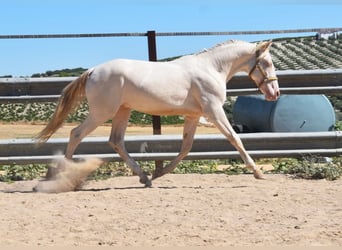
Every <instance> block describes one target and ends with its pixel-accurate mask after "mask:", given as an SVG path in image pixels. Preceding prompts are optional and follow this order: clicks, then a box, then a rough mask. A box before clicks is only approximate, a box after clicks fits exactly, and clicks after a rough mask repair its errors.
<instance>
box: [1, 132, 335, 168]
mask: <svg viewBox="0 0 342 250" xmlns="http://www.w3.org/2000/svg"><path fill="white" fill-rule="evenodd" d="M240 137H241V139H242V141H243V143H244V145H245V147H246V149H247V151H248V152H249V153H250V154H251V156H253V157H255V158H264V157H270V158H272V157H301V156H304V155H320V156H336V155H339V154H341V153H342V132H340V131H333V132H315V133H308V132H301V133H251V134H240ZM67 142H68V138H58V139H50V140H49V141H48V142H47V143H45V144H43V145H41V146H40V147H37V146H36V145H35V142H34V141H33V140H31V139H9V140H0V164H28V163H47V162H50V161H51V160H52V159H53V158H54V157H55V156H54V154H55V153H56V152H59V151H60V152H64V150H65V148H66V145H67ZM125 142H126V147H127V150H128V152H130V153H131V155H132V156H133V158H135V159H136V160H143V161H145V160H170V159H172V158H173V157H175V156H176V155H177V153H178V152H179V150H180V147H181V143H182V136H181V135H153V136H152V135H151V136H127V137H126V140H125ZM75 156H76V158H79V157H89V156H96V157H100V158H103V159H105V160H110V161H113V160H121V159H120V157H119V155H118V154H115V153H114V151H113V149H112V148H111V147H110V146H109V144H108V138H107V137H89V138H85V139H84V141H83V142H82V143H81V144H80V146H79V147H78V149H77V151H76V152H75ZM238 157H239V154H238V152H237V151H236V150H235V149H234V148H233V147H232V145H231V144H230V143H229V142H228V141H227V139H226V138H225V137H224V136H223V135H219V134H217V135H212V134H211V135H196V136H195V140H194V144H193V147H192V150H191V152H190V154H189V155H188V156H187V158H186V159H188V160H194V159H196V160H199V159H227V158H238Z"/></svg>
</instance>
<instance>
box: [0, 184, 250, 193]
mask: <svg viewBox="0 0 342 250" xmlns="http://www.w3.org/2000/svg"><path fill="white" fill-rule="evenodd" d="M247 187H248V186H247V185H240V186H231V187H227V186H208V187H202V186H152V187H144V186H128V187H127V186H126V187H107V188H87V187H84V188H80V189H76V190H74V191H69V192H104V191H109V190H142V189H146V190H148V189H162V190H163V189H164V190H166V189H204V188H206V189H211V188H219V189H221V188H224V189H227V188H230V189H236V188H247ZM0 193H7V194H15V193H22V194H30V193H39V192H37V191H35V190H34V189H33V188H32V189H31V190H23V189H19V188H17V189H15V188H14V189H3V190H0Z"/></svg>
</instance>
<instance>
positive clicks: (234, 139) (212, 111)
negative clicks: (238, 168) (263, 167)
mask: <svg viewBox="0 0 342 250" xmlns="http://www.w3.org/2000/svg"><path fill="white" fill-rule="evenodd" d="M207 115H208V117H209V119H210V121H211V122H213V123H214V124H215V125H216V127H217V128H218V129H219V130H220V131H221V132H222V134H224V135H225V136H226V137H227V139H228V140H229V142H230V143H231V144H232V145H233V146H234V147H235V148H236V150H237V151H239V153H240V156H241V158H242V160H243V161H244V163H245V165H246V167H247V168H249V169H251V170H253V173H254V177H255V178H256V179H263V178H264V177H263V175H262V172H261V171H260V169H259V168H258V167H257V166H256V165H255V163H254V161H253V159H252V158H251V157H250V156H249V154H248V153H247V151H246V149H245V147H244V146H243V144H242V141H241V139H240V137H239V136H238V134H237V133H236V132H235V131H234V129H233V128H232V126H231V125H230V123H229V121H228V119H227V117H226V114H225V112H224V110H223V108H221V107H220V106H219V105H217V107H212V108H210V107H209V109H208V112H207Z"/></svg>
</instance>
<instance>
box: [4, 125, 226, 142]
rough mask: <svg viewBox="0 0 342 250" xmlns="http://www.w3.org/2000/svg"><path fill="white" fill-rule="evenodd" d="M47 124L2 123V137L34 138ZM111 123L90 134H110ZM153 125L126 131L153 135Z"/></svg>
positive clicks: (170, 129)
mask: <svg viewBox="0 0 342 250" xmlns="http://www.w3.org/2000/svg"><path fill="white" fill-rule="evenodd" d="M77 125H78V124H65V125H63V127H61V128H60V129H59V130H57V132H56V133H55V134H54V135H53V136H52V137H53V138H58V137H69V134H70V131H71V129H73V128H75V127H76V126H77ZM44 127H45V125H42V124H26V123H13V124H11V123H0V139H12V138H33V137H35V136H36V135H37V134H38V133H39V132H40V131H41V130H42V129H43V128H44ZM110 131H111V125H110V124H108V125H103V126H99V127H98V128H97V129H96V130H95V131H93V132H92V133H91V134H90V135H89V136H108V137H109V135H110ZM182 131H183V127H182V126H181V125H177V126H172V125H168V126H165V125H163V126H162V133H163V134H182ZM196 133H197V134H219V133H220V131H219V130H218V129H217V128H215V127H208V126H203V125H202V126H198V127H197V130H196ZM152 134H153V129H152V126H144V127H142V126H129V127H128V128H127V131H126V135H152Z"/></svg>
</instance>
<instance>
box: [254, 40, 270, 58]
mask: <svg viewBox="0 0 342 250" xmlns="http://www.w3.org/2000/svg"><path fill="white" fill-rule="evenodd" d="M271 45H272V41H271V40H270V41H267V42H261V43H259V44H258V45H257V47H256V51H257V52H258V54H259V55H261V54H263V53H264V52H265V51H267V50H268V49H270V47H271Z"/></svg>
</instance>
